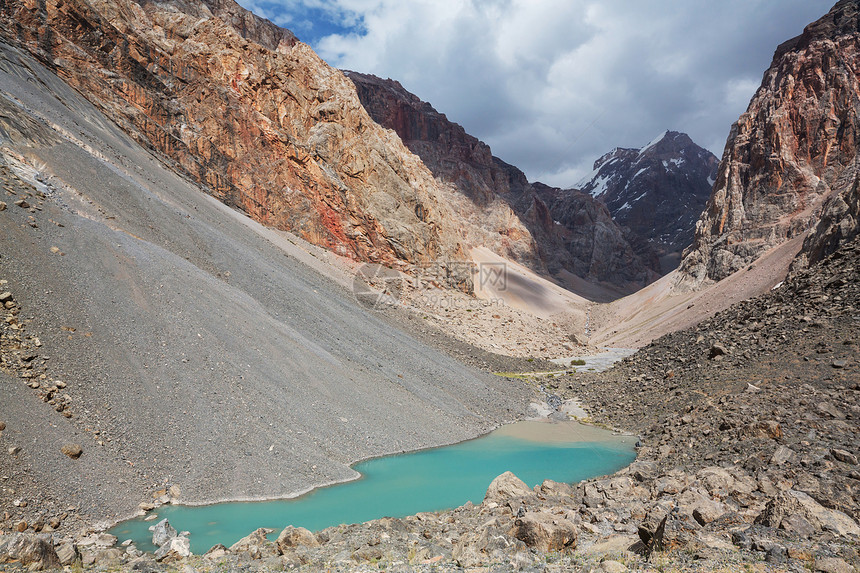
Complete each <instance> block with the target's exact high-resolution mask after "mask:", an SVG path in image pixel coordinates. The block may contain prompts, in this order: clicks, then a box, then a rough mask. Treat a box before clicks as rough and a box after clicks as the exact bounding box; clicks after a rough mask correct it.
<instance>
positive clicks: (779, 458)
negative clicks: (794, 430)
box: [770, 446, 794, 466]
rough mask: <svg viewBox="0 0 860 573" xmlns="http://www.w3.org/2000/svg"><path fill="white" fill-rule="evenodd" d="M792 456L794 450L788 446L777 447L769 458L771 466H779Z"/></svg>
mask: <svg viewBox="0 0 860 573" xmlns="http://www.w3.org/2000/svg"><path fill="white" fill-rule="evenodd" d="M793 456H794V450H792V449H791V448H789V447H788V446H779V447H778V448H777V449H776V451H775V452H774V453H773V455H772V456H771V457H770V463H771V465H775V466H781V465H782V464H784V463H785V462H787V461H789V460H790V459H791V458H792V457H793Z"/></svg>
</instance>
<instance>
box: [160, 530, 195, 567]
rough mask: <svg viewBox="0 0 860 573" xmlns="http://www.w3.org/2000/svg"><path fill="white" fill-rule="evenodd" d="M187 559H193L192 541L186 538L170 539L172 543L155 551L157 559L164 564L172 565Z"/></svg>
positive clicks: (169, 542)
mask: <svg viewBox="0 0 860 573" xmlns="http://www.w3.org/2000/svg"><path fill="white" fill-rule="evenodd" d="M185 557H191V541H190V540H189V539H188V538H187V537H184V536H177V537H172V538H170V541H168V542H167V543H165V544H164V545H162V546H161V547H159V548H158V549H156V551H155V559H156V560H157V561H161V562H164V563H172V562H174V561H178V560H180V559H183V558H185Z"/></svg>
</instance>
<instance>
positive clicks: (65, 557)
mask: <svg viewBox="0 0 860 573" xmlns="http://www.w3.org/2000/svg"><path fill="white" fill-rule="evenodd" d="M56 550H57V558H58V559H59V560H60V565H63V566H66V565H71V564H72V563H74V562H75V561H76V560H77V559H78V549H77V547H76V546H75V544H74V543H73V542H71V541H66V542H64V543H60V544H59V545H57V548H56Z"/></svg>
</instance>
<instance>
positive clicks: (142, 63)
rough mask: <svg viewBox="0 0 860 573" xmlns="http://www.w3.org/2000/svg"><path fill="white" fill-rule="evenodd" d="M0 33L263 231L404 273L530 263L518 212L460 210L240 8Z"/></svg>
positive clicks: (335, 86) (100, 16)
mask: <svg viewBox="0 0 860 573" xmlns="http://www.w3.org/2000/svg"><path fill="white" fill-rule="evenodd" d="M0 34H2V35H3V36H4V37H5V38H6V39H7V40H8V41H10V42H11V43H13V44H17V45H21V46H22V47H23V48H25V49H27V50H28V51H29V52H31V53H32V54H33V55H35V56H36V57H37V58H38V59H39V60H41V61H42V62H43V63H45V64H47V65H48V66H49V67H51V68H52V69H53V70H54V71H55V72H56V73H57V74H58V75H60V76H61V77H62V78H63V79H64V80H65V81H67V82H68V83H69V84H71V85H72V86H73V87H75V88H76V89H78V90H79V91H80V92H81V93H83V94H85V95H86V97H87V98H88V99H90V100H91V101H92V102H93V103H95V104H96V105H97V106H98V107H99V108H100V109H101V110H102V111H103V112H105V113H106V114H107V115H108V116H109V117H110V118H111V119H113V120H114V121H116V122H117V123H118V124H119V125H120V126H121V127H122V128H123V129H124V130H126V131H127V132H128V133H130V134H131V135H132V136H133V137H134V138H135V139H136V140H138V141H139V142H141V143H142V144H144V145H145V146H147V147H149V148H150V149H153V150H155V151H157V152H158V153H160V154H161V155H162V157H164V158H165V159H166V160H167V161H168V162H172V164H173V166H174V167H175V168H176V169H177V170H179V171H181V172H184V173H185V174H187V175H188V176H190V177H191V178H192V179H193V180H195V181H196V182H198V183H200V184H202V185H203V186H204V187H205V188H206V189H207V190H208V191H209V192H210V193H211V194H213V195H214V196H216V197H217V198H219V199H221V200H222V201H224V202H225V203H227V204H229V205H233V206H237V207H239V208H241V209H242V210H244V211H245V212H246V213H248V214H249V215H250V216H251V217H253V218H254V219H256V220H258V221H260V222H262V223H264V224H266V225H270V226H274V227H277V228H281V229H286V230H290V231H293V232H295V233H297V234H299V235H301V236H302V237H303V238H305V239H307V240H309V241H311V242H312V243H315V244H318V245H322V246H325V247H327V248H330V249H332V250H333V251H335V252H336V253H338V254H341V255H346V256H350V257H353V258H355V259H358V260H364V261H375V262H382V263H386V264H389V265H394V266H399V267H401V268H404V267H408V266H409V265H411V264H422V263H425V262H427V261H430V260H434V259H454V260H464V259H466V258H467V253H468V247H469V246H470V245H472V244H484V245H486V246H488V247H490V248H493V249H495V250H497V251H498V252H500V253H501V254H503V255H508V256H511V253H513V254H515V255H516V256H517V257H518V258H520V259H527V258H528V257H529V255H530V253H531V254H532V257H534V255H533V249H534V246H533V243H532V241H531V237H530V235H529V233H528V231H527V230H526V229H525V228H524V227H523V226H522V225H521V224H520V223H519V221H518V219H517V218H516V217H515V216H512V214H511V213H510V212H509V211H510V210H509V209H508V212H507V213H505V212H504V209H502V210H500V211H499V212H496V213H495V216H494V217H489V218H482V217H478V216H476V215H475V213H474V210H470V209H469V208H465V207H463V206H461V205H460V204H459V203H458V200H457V198H456V197H452V194H451V193H450V190H449V189H448V188H446V187H445V186H443V185H440V184H439V183H437V181H436V180H435V179H434V178H433V176H432V174H431V173H430V172H429V171H428V170H427V168H426V167H425V166H424V165H423V164H422V163H421V161H420V160H419V159H418V158H417V157H416V156H415V155H414V154H412V153H410V152H409V150H408V149H406V148H405V147H404V146H403V144H402V143H401V141H400V139H399V138H398V137H397V136H396V135H395V134H393V133H391V132H390V131H388V130H385V129H383V128H381V127H380V126H379V125H377V124H376V123H375V122H374V121H373V120H372V119H371V118H370V117H369V116H368V115H367V113H366V112H365V110H364V108H363V107H362V105H361V103H360V102H359V100H358V97H357V95H356V93H355V88H354V86H353V84H352V82H350V81H349V80H347V79H346V78H345V77H344V76H343V75H342V74H341V72H339V71H338V70H335V69H332V68H330V67H329V66H328V65H326V64H325V62H323V61H322V60H321V59H320V58H319V57H317V55H316V54H315V53H314V52H313V51H312V50H311V49H310V48H309V47H308V46H306V45H304V44H302V43H300V42H298V41H297V40H296V38H295V37H294V36H293V35H292V34H291V33H290V32H288V31H286V30H283V29H280V28H278V27H277V26H275V25H273V24H271V23H270V22H267V21H265V20H262V19H260V18H257V17H256V16H254V15H253V14H251V13H250V12H248V11H246V10H244V9H242V8H241V7H239V6H238V5H237V4H235V3H234V2H233V1H232V0H205V1H203V2H197V1H190V0H189V1H167V2H155V1H147V0H142V1H140V2H135V1H132V0H119V1H107V0H95V1H93V2H85V1H84V0H69V1H61V0H57V1H48V2H40V3H35V2H29V1H27V0H21V1H18V0H12V1H9V2H5V3H4V4H3V5H2V10H0ZM454 282H455V283H456V284H458V285H459V286H461V287H464V288H466V289H468V282H469V277H455V279H454Z"/></svg>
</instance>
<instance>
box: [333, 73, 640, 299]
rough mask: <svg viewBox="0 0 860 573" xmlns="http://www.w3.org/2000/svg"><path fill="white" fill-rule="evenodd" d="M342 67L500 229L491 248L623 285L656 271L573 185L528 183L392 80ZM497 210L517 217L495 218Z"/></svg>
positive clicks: (366, 99)
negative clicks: (505, 221)
mask: <svg viewBox="0 0 860 573" xmlns="http://www.w3.org/2000/svg"><path fill="white" fill-rule="evenodd" d="M345 73H346V75H347V77H349V79H351V80H352V81H353V82H354V83H355V85H356V89H357V90H358V95H359V98H360V99H361V103H362V104H363V105H364V107H365V108H366V109H367V111H368V113H370V115H371V117H373V119H374V120H375V121H376V122H378V123H379V124H381V125H383V126H385V127H387V128H389V129H392V130H394V131H395V132H396V133H397V135H399V136H400V138H401V139H402V140H403V142H404V143H405V144H406V146H407V147H408V148H409V149H410V150H411V151H412V152H413V153H415V154H416V155H418V156H419V157H421V160H422V161H423V162H424V164H425V165H427V167H428V168H429V169H430V171H431V172H432V173H433V175H434V176H435V177H436V179H437V180H438V181H440V182H442V183H445V184H448V185H452V186H454V187H455V188H456V189H457V191H459V192H460V193H461V194H462V195H464V196H465V197H467V198H468V199H469V202H470V203H471V205H470V206H468V207H467V210H469V211H473V212H476V213H478V214H479V216H480V218H481V220H483V221H485V222H484V223H482V224H483V225H485V226H486V225H490V230H495V231H496V232H498V233H499V234H500V235H502V239H501V241H500V244H498V245H497V246H496V250H497V252H501V253H503V254H505V255H506V256H508V257H510V258H513V259H514V260H517V261H518V262H522V263H524V264H527V265H529V266H531V267H532V268H535V269H537V270H547V271H549V273H551V274H555V273H557V272H559V271H562V270H565V271H568V272H571V273H573V274H575V275H578V276H580V277H583V278H586V279H588V280H592V281H602V282H608V283H612V284H614V285H617V286H622V287H631V288H638V287H641V286H644V285H645V284H647V283H648V282H650V281H651V280H653V279H654V278H655V277H656V275H655V274H654V273H652V272H651V271H650V270H649V269H648V268H647V267H646V266H645V264H643V262H642V260H641V258H640V257H639V256H638V255H637V254H636V253H635V252H634V250H633V248H632V247H631V246H630V244H629V243H628V240H627V238H626V237H625V235H624V230H623V229H622V228H621V227H619V226H618V225H617V224H616V223H615V222H614V221H613V220H612V216H611V215H610V213H609V212H608V211H607V210H606V208H605V207H604V205H603V204H602V203H600V202H599V201H596V200H595V199H593V198H592V197H590V196H588V195H586V194H583V193H579V192H577V191H574V190H567V191H565V190H562V189H558V188H555V187H549V186H546V185H543V184H541V183H534V184H530V183H529V182H528V180H527V179H526V176H525V174H524V173H523V172H522V171H520V170H519V169H517V168H516V167H514V166H512V165H509V164H507V163H505V162H504V161H502V160H501V159H499V158H498V157H495V156H493V154H492V151H491V150H490V147H489V146H488V145H487V144H486V143H484V142H482V141H480V140H478V139H477V138H475V137H474V136H472V135H469V134H468V133H466V131H465V130H464V129H463V127H462V126H460V125H458V124H456V123H454V122H452V121H450V120H448V118H447V117H446V116H445V114H443V113H440V112H438V111H436V109H434V108H433V106H432V105H430V104H429V103H427V102H424V101H422V100H421V99H420V98H418V97H417V96H415V95H414V94H412V93H410V92H408V91H407V90H406V89H404V88H403V86H402V85H400V83H399V82H397V81H394V80H390V79H389V80H383V79H381V78H378V77H376V76H372V75H368V74H361V73H357V72H352V71H347V72H345ZM497 213H507V214H508V217H509V218H510V219H512V220H516V221H518V222H520V224H519V225H511V226H510V227H511V228H505V227H504V226H501V225H499V224H494V223H493V221H495V220H498V219H500V217H499V215H498V214H497ZM526 237H527V238H528V241H527V243H524V241H523V239H524V238H526ZM489 246H493V245H489Z"/></svg>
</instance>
